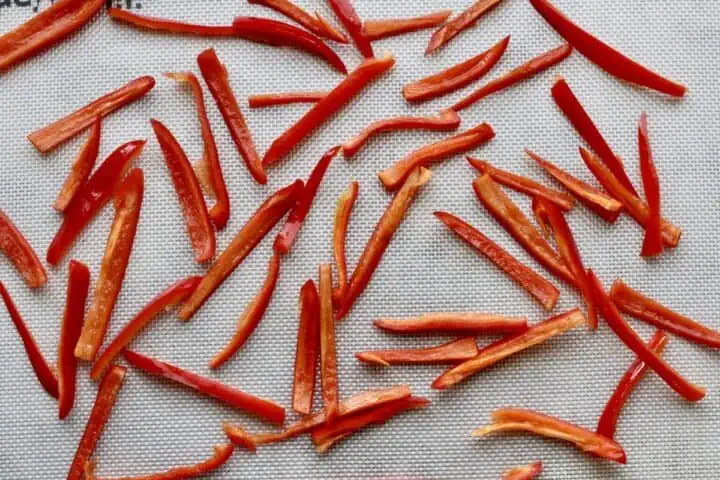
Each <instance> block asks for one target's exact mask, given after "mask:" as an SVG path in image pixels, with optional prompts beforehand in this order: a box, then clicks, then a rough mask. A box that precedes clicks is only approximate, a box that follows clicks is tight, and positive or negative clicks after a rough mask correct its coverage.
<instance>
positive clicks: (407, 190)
mask: <svg viewBox="0 0 720 480" xmlns="http://www.w3.org/2000/svg"><path fill="white" fill-rule="evenodd" d="M431 176H432V173H431V172H430V170H427V169H425V168H416V169H415V170H413V171H412V172H411V173H410V175H409V176H408V177H407V179H406V180H405V183H404V184H403V186H402V188H401V189H400V190H399V191H398V192H397V193H396V194H395V197H393V199H392V201H391V202H390V204H389V205H388V206H387V209H386V210H385V213H383V215H382V217H380V220H379V221H378V223H377V225H376V226H375V230H373V233H372V235H371V236H370V239H369V240H368V242H367V245H365V249H364V250H363V253H362V255H360V258H359V259H358V262H357V264H356V265H355V270H354V271H353V274H352V277H351V278H350V282H349V283H348V286H347V289H346V290H345V294H344V295H343V301H342V303H341V304H340V307H339V309H338V311H337V312H336V314H335V319H336V320H338V321H339V320H342V319H343V317H345V315H347V314H348V312H349V311H350V309H351V308H352V306H353V304H354V303H355V300H357V298H358V297H359V296H360V295H361V294H362V292H363V291H364V290H365V287H367V285H368V283H370V279H371V278H372V275H373V273H374V272H375V269H376V268H377V267H378V265H380V261H381V260H382V257H383V254H384V253H385V250H386V249H387V247H388V245H390V241H391V240H392V238H393V236H394V235H395V231H396V230H397V229H398V227H399V226H400V224H401V223H402V221H403V218H404V217H405V213H406V212H407V210H408V208H410V204H411V203H412V201H413V199H414V198H415V194H416V193H417V192H418V190H420V188H421V187H422V186H423V185H425V184H426V183H427V182H429V181H430V177H431Z"/></svg>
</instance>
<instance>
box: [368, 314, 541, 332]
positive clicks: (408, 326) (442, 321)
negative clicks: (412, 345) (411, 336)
mask: <svg viewBox="0 0 720 480" xmlns="http://www.w3.org/2000/svg"><path fill="white" fill-rule="evenodd" d="M373 324H375V326H376V327H378V328H382V329H383V330H387V331H388V332H394V333H419V332H455V333H467V334H471V333H472V334H481V333H522V332H525V331H527V329H528V324H527V318H524V317H503V316H502V315H489V314H486V313H427V314H425V315H421V316H419V317H411V318H404V319H396V318H378V319H376V320H375V321H374V322H373Z"/></svg>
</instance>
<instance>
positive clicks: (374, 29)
mask: <svg viewBox="0 0 720 480" xmlns="http://www.w3.org/2000/svg"><path fill="white" fill-rule="evenodd" d="M451 14H452V10H440V11H438V12H433V13H428V14H427V15H423V16H420V17H414V18H388V19H384V20H366V21H365V22H363V26H362V33H363V35H365V38H367V39H368V40H370V41H371V42H373V41H375V40H382V39H383V38H389V37H394V36H396V35H402V34H404V33H410V32H417V31H418V30H425V29H426V28H433V27H437V26H438V25H442V24H443V23H445V20H447V19H448V17H449V16H450V15H451Z"/></svg>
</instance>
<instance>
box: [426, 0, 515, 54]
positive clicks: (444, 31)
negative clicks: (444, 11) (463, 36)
mask: <svg viewBox="0 0 720 480" xmlns="http://www.w3.org/2000/svg"><path fill="white" fill-rule="evenodd" d="M501 2H502V0H477V1H475V2H474V3H473V4H472V5H471V6H470V7H469V8H468V9H467V10H465V11H464V12H462V13H461V14H460V15H458V16H457V17H455V18H453V19H452V20H450V21H449V22H447V23H445V25H443V26H442V27H440V28H439V29H437V30H436V31H435V33H433V34H432V37H430V42H428V46H427V48H426V49H425V55H430V54H431V53H432V52H434V51H435V50H437V49H438V48H440V47H442V46H443V45H445V44H446V43H448V42H449V41H450V40H452V39H453V38H455V36H456V35H457V34H459V33H461V32H463V31H465V30H467V29H468V28H470V27H472V26H473V25H475V23H476V22H477V21H478V20H480V17H482V16H483V15H485V14H486V13H488V12H490V11H491V10H492V9H493V8H495V7H497V6H498V5H499V4H500V3H501Z"/></svg>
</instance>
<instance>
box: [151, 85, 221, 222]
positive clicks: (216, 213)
mask: <svg viewBox="0 0 720 480" xmlns="http://www.w3.org/2000/svg"><path fill="white" fill-rule="evenodd" d="M165 76H166V77H167V78H170V79H172V80H175V81H176V82H180V83H184V84H187V85H188V86H189V87H190V89H191V90H192V94H193V97H194V98H195V107H196V108H197V112H198V118H199V119H200V132H201V133H202V137H203V158H202V159H201V160H200V163H199V165H196V169H197V170H199V171H202V172H205V173H206V174H207V180H208V181H207V184H209V187H210V188H208V191H209V192H210V193H211V194H212V196H214V197H215V206H214V207H212V208H211V209H210V212H209V213H210V220H212V222H213V224H214V225H215V228H217V229H218V230H222V229H223V228H225V225H226V224H227V221H228V218H230V198H229V197H228V191H227V186H226V185H225V178H224V177H223V172H222V166H221V165H220V159H219V157H218V151H217V146H216V144H215V137H214V136H213V132H212V127H211V126H210V121H209V120H208V116H207V110H206V109H205V98H204V96H203V91H202V88H201V87H200V82H199V81H198V79H197V77H196V76H195V74H194V73H192V72H177V73H165ZM201 178H202V175H200V174H199V173H198V179H201Z"/></svg>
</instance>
